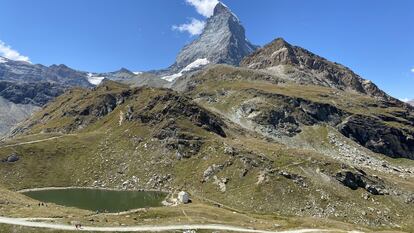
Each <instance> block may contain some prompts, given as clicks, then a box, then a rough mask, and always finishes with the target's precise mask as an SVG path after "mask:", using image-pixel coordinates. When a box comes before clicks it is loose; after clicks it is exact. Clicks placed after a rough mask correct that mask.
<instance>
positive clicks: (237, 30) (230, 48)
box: [170, 3, 257, 72]
mask: <svg viewBox="0 0 414 233" xmlns="http://www.w3.org/2000/svg"><path fill="white" fill-rule="evenodd" d="M256 48H257V47H256V46H254V45H252V44H251V43H250V42H249V41H248V40H247V39H246V35H245V29H244V28H243V26H242V25H241V22H240V20H239V19H238V18H237V17H236V16H235V15H234V14H233V13H232V12H231V11H230V9H229V8H227V7H226V6H225V5H223V4H222V3H218V4H217V6H216V8H215V9H214V15H213V16H212V17H210V18H209V19H208V21H207V24H206V27H205V28H204V31H203V33H202V34H201V35H200V37H199V38H197V39H196V40H195V41H193V42H192V43H191V44H189V45H187V46H185V47H184V48H183V50H182V51H181V52H180V53H179V54H178V56H177V59H176V61H175V63H174V65H172V67H171V68H170V69H171V70H173V71H175V72H177V71H179V70H181V69H183V68H184V67H186V66H187V65H189V64H190V63H192V62H194V61H196V60H197V59H207V60H208V61H209V62H210V63H212V64H219V63H225V64H230V65H238V64H239V62H240V61H241V60H242V59H243V57H245V56H246V55H248V54H250V53H252V52H254V51H255V50H256Z"/></svg>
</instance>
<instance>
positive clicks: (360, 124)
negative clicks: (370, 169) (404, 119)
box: [338, 115, 414, 159]
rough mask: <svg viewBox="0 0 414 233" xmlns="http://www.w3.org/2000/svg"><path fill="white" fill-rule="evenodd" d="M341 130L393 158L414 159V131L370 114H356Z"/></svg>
mask: <svg viewBox="0 0 414 233" xmlns="http://www.w3.org/2000/svg"><path fill="white" fill-rule="evenodd" d="M338 129H339V131H340V132H341V133H342V134H343V135H345V136H346V137H349V138H351V139H353V140H354V141H356V142H358V143H359V144H361V145H363V146H365V147H367V148H368V149H370V150H372V151H374V152H377V153H381V154H385V155H388V156H390V157H393V158H408V159H414V138H413V135H414V132H413V131H409V130H404V129H400V128H395V127H392V126H389V125H387V124H386V123H384V122H382V121H380V120H378V119H376V118H373V117H369V116H362V115H354V116H351V117H350V118H348V119H347V120H346V121H345V122H343V123H342V124H340V125H339V127H338Z"/></svg>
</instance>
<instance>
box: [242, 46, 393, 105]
mask: <svg viewBox="0 0 414 233" xmlns="http://www.w3.org/2000/svg"><path fill="white" fill-rule="evenodd" d="M241 66H243V67H247V68H250V69H260V70H264V71H267V72H269V73H272V74H275V75H279V76H280V77H284V78H287V79H290V80H294V81H295V82H297V83H299V84H313V85H321V86H326V87H331V88H336V89H339V90H350V91H355V92H358V93H362V94H367V95H370V96H373V97H378V98H382V99H384V100H387V101H397V100H396V99H393V98H391V97H390V96H388V95H387V94H386V93H384V92H383V91H382V90H380V89H379V88H378V87H377V86H376V85H375V84H374V83H372V82H371V81H369V80H365V79H363V78H361V77H360V76H358V75H357V74H355V73H354V72H353V71H352V70H350V69H349V68H347V67H345V66H343V65H340V64H338V63H335V62H330V61H328V60H326V59H325V58H322V57H320V56H318V55H316V54H313V53H311V52H309V51H308V50H306V49H303V48H300V47H298V46H292V45H290V44H289V43H288V42H286V41H285V40H283V39H282V38H279V39H276V40H274V41H273V42H271V43H269V44H268V45H266V46H264V47H263V48H261V49H259V50H258V51H256V52H255V53H254V54H252V55H250V56H248V57H246V58H245V59H244V60H243V61H242V62H241Z"/></svg>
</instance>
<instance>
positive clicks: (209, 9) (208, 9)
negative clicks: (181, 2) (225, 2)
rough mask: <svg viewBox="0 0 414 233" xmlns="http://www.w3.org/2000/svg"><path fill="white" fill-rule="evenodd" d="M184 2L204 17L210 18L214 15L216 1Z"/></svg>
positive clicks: (195, 0)
mask: <svg viewBox="0 0 414 233" xmlns="http://www.w3.org/2000/svg"><path fill="white" fill-rule="evenodd" d="M186 2H187V3H188V4H190V5H192V6H194V7H195V8H196V11H197V12H198V13H199V14H200V15H202V16H204V17H210V16H212V15H213V13H214V8H215V7H216V5H217V3H219V1H218V0H186Z"/></svg>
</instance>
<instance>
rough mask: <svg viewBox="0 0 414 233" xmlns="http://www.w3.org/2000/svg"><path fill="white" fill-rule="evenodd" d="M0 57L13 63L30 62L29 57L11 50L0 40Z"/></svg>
mask: <svg viewBox="0 0 414 233" xmlns="http://www.w3.org/2000/svg"><path fill="white" fill-rule="evenodd" d="M0 56H2V57H5V58H7V59H10V60H14V61H25V62H30V59H29V57H26V56H23V55H21V54H20V53H19V52H17V51H16V50H13V49H12V48H11V47H10V46H9V45H7V44H6V43H4V42H3V41H1V40H0Z"/></svg>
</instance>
